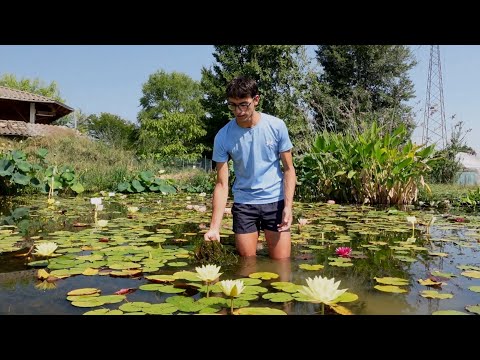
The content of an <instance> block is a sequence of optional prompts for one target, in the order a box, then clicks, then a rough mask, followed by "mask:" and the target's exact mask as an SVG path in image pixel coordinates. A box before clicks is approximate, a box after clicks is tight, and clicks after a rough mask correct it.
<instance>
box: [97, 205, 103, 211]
mask: <svg viewBox="0 0 480 360" xmlns="http://www.w3.org/2000/svg"><path fill="white" fill-rule="evenodd" d="M95 209H96V210H97V211H102V210H103V204H100V205H95Z"/></svg>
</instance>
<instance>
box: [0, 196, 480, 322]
mask: <svg viewBox="0 0 480 360" xmlns="http://www.w3.org/2000/svg"><path fill="white" fill-rule="evenodd" d="M104 195H105V196H103V197H102V207H103V209H102V210H101V211H95V205H93V204H92V203H91V201H90V198H86V197H84V198H82V197H77V198H55V200H56V202H55V203H54V204H48V203H47V199H46V197H45V196H43V197H32V198H26V197H25V198H24V197H16V198H3V199H0V225H1V226H0V314H12V315H16V314H28V315H34V314H42V315H50V314H51V315H53V314H55V315H59V314H60V315H70V314H71V315H81V314H138V315H145V314H210V313H211V314H230V313H231V307H232V305H233V308H234V313H236V314H262V313H266V314H288V315H317V314H326V315H338V314H355V315H375V314H382V315H417V314H425V315H430V314H465V315H473V314H478V313H480V295H479V292H480V261H479V257H478V251H479V241H480V233H479V230H478V227H479V224H480V222H479V218H478V217H477V216H474V215H451V214H438V213H433V211H426V210H421V211H420V210H410V211H408V212H406V211H400V210H396V209H383V210H379V209H375V208H373V207H368V206H345V205H338V204H333V205H331V204H325V203H309V204H304V203H295V205H294V214H295V219H294V224H293V226H292V246H293V247H292V257H291V259H289V260H271V259H269V258H268V256H267V252H266V249H265V245H264V244H265V242H264V240H263V237H261V239H260V240H261V241H260V242H259V246H258V255H257V257H256V258H240V257H238V256H237V254H236V251H235V248H234V237H233V232H232V231H231V226H232V218H231V216H230V215H228V214H227V215H225V216H224V220H223V224H222V231H221V239H222V240H221V242H222V244H223V248H224V249H225V252H226V255H229V256H225V258H224V260H225V261H223V262H222V263H214V264H213V265H216V266H220V272H221V275H220V280H230V279H232V280H233V279H242V280H243V281H244V284H245V289H244V290H243V292H242V293H241V294H240V295H239V296H238V297H236V298H234V301H233V304H232V303H231V299H230V298H227V297H226V296H225V295H224V293H223V292H222V289H221V288H220V286H219V283H215V284H210V285H209V287H208V288H207V286H206V284H205V283H203V282H202V281H201V280H200V279H199V278H198V277H197V276H196V274H197V272H196V267H199V266H201V265H205V264H210V263H206V262H205V261H203V262H202V261H200V259H198V257H197V256H195V254H198V249H199V246H200V244H202V239H203V234H204V232H205V231H206V228H207V226H208V224H209V222H210V216H211V206H210V204H211V200H210V199H209V198H208V197H203V196H200V195H198V194H195V195H185V194H183V195H165V196H164V195H159V194H148V195H144V194H142V195H138V194H137V195H121V194H110V195H112V196H108V194H104ZM413 216H414V217H415V218H414V219H413V218H412V217H413ZM433 216H434V217H435V221H434V222H433V224H431V221H432V217H433ZM95 217H96V218H97V222H95ZM407 217H409V220H410V221H412V222H409V221H407ZM101 220H105V221H103V222H102V221H101ZM45 242H55V243H56V244H57V245H58V247H57V249H56V250H55V252H54V256H51V257H42V256H39V255H38V254H36V249H37V247H34V245H39V244H41V243H45ZM341 247H343V248H347V250H348V251H347V253H344V254H343V256H342V254H341V252H340V250H339V248H341ZM348 248H350V249H351V251H350V249H348ZM32 250H34V251H32ZM316 276H321V277H325V278H328V279H334V281H335V282H337V281H340V283H339V285H338V289H339V290H341V289H348V290H347V291H346V292H345V293H344V294H343V295H342V296H341V297H340V298H341V299H340V298H339V299H340V300H338V302H336V303H334V304H330V305H326V306H322V304H319V303H315V302H310V301H309V299H308V298H306V297H305V296H302V294H301V293H300V292H299V289H302V288H303V286H307V281H306V279H307V278H310V279H312V278H314V277H316ZM207 291H208V296H207Z"/></svg>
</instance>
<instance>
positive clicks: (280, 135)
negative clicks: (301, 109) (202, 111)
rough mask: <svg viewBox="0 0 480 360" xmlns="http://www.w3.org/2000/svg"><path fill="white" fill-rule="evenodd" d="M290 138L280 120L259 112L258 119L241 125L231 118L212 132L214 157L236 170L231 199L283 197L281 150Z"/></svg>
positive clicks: (288, 146) (242, 201) (247, 201)
mask: <svg viewBox="0 0 480 360" xmlns="http://www.w3.org/2000/svg"><path fill="white" fill-rule="evenodd" d="M291 148H292V142H291V141H290V137H289V136H288V130H287V126H286V125H285V123H284V122H283V120H281V119H279V118H277V117H274V116H271V115H268V114H264V113H260V121H259V122H258V123H257V124H256V125H255V126H254V127H251V128H242V127H241V126H239V125H238V124H237V121H236V120H235V118H234V119H231V120H230V122H229V123H228V124H227V125H225V126H224V127H223V128H221V129H220V131H219V132H218V133H217V135H216V136H215V141H214V143H213V157H212V159H213V161H215V162H227V161H228V156H229V155H230V156H231V158H232V160H233V169H234V171H235V183H234V184H233V187H232V193H233V201H234V202H236V203H240V204H268V203H272V202H276V201H280V200H283V198H284V194H283V172H282V170H281V168H280V153H281V152H284V151H287V150H290V149H291Z"/></svg>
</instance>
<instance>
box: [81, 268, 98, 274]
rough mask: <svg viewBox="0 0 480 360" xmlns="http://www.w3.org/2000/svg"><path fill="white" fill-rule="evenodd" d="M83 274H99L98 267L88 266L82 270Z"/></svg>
mask: <svg viewBox="0 0 480 360" xmlns="http://www.w3.org/2000/svg"><path fill="white" fill-rule="evenodd" d="M82 274H83V275H87V276H88V275H90V276H91V275H97V274H98V269H92V268H86V269H85V271H84V272H82Z"/></svg>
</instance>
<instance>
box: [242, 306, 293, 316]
mask: <svg viewBox="0 0 480 360" xmlns="http://www.w3.org/2000/svg"><path fill="white" fill-rule="evenodd" d="M235 313H236V314H237V315H287V313H286V312H285V311H283V310H280V309H273V308H268V307H248V308H240V309H237V310H236V311H235Z"/></svg>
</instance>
